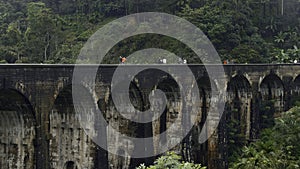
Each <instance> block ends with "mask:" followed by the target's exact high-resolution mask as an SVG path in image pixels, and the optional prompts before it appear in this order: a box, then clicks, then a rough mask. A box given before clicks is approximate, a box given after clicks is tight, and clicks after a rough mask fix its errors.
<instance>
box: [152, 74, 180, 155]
mask: <svg viewBox="0 0 300 169" xmlns="http://www.w3.org/2000/svg"><path fill="white" fill-rule="evenodd" d="M155 89H159V90H161V91H162V92H163V93H164V94H165V96H166V99H167V103H166V107H165V108H164V112H163V113H162V114H161V116H160V118H159V119H157V120H156V121H154V122H153V123H154V124H153V130H154V135H158V134H161V133H163V132H165V131H166V130H167V129H168V128H169V127H170V126H171V125H172V124H173V123H174V121H175V120H176V119H177V118H182V114H181V113H180V112H181V107H182V103H181V96H180V87H179V85H178V84H177V82H176V81H175V80H174V79H173V78H172V77H171V76H167V77H165V78H162V79H160V80H159V81H158V82H157V84H156V86H155ZM158 102H159V104H158V105H159V106H161V105H163V103H164V102H165V100H164V99H163V98H161V99H159V100H158ZM177 132H178V131H169V133H168V135H174V139H175V138H176V135H177V134H178V133H177ZM170 141H171V140H167V137H166V133H165V134H163V135H161V138H159V141H155V140H154V147H155V151H156V150H158V149H160V146H162V145H164V144H167V145H168V144H169V142H170ZM175 149H176V151H179V147H175V148H174V150H175Z"/></svg>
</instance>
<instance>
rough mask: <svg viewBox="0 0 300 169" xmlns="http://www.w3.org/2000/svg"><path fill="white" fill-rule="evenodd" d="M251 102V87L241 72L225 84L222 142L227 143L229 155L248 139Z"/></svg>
mask: <svg viewBox="0 0 300 169" xmlns="http://www.w3.org/2000/svg"><path fill="white" fill-rule="evenodd" d="M251 104H252V87H251V85H250V82H249V80H248V79H247V78H246V77H245V76H243V75H242V74H238V75H236V76H234V77H232V78H231V79H230V81H229V82H228V85H227V104H226V108H225V110H226V113H225V123H226V126H225V127H226V128H225V133H226V134H224V135H225V138H226V139H224V140H225V143H224V144H226V145H227V149H228V152H227V155H228V156H229V157H230V156H232V155H233V154H234V153H236V151H237V150H239V149H241V148H242V147H243V146H244V145H245V144H247V141H248V140H249V139H250V130H251V125H250V124H251V120H250V119H251ZM233 142H234V143H233ZM229 161H232V160H231V159H229Z"/></svg>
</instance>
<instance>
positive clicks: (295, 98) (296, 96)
mask: <svg viewBox="0 0 300 169" xmlns="http://www.w3.org/2000/svg"><path fill="white" fill-rule="evenodd" d="M291 94H292V100H291V105H292V106H294V105H300V102H299V101H300V75H298V76H297V77H296V78H295V79H294V81H293V86H292V92H291Z"/></svg>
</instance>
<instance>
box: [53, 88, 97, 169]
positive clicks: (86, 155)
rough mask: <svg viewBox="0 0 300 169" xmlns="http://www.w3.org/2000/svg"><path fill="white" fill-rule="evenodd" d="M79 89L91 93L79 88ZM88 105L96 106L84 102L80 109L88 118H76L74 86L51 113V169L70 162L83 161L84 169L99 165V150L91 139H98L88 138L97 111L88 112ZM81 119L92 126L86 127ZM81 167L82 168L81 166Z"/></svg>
mask: <svg viewBox="0 0 300 169" xmlns="http://www.w3.org/2000/svg"><path fill="white" fill-rule="evenodd" d="M76 87H78V88H81V89H83V90H87V89H85V88H84V87H82V86H79V85H76ZM87 93H88V91H87ZM83 97H84V98H85V97H89V96H83ZM90 97H92V96H90ZM86 104H94V103H89V102H88V100H83V101H82V103H81V105H82V106H79V107H76V108H78V110H80V111H83V112H84V114H85V116H84V117H81V116H76V113H75V109H74V105H73V98H72V85H68V86H65V87H64V88H63V89H62V90H61V91H60V93H59V94H58V96H57V97H56V99H55V101H54V105H53V107H52V109H51V112H50V113H49V119H50V123H49V132H50V142H49V152H50V154H49V156H50V159H51V161H50V166H51V168H53V169H56V168H59V167H60V166H65V164H64V163H65V161H68V160H69V159H74V160H75V161H82V166H81V167H83V168H94V166H95V164H96V162H97V161H96V159H97V149H96V145H95V144H94V143H93V141H92V140H91V138H90V137H95V136H88V135H86V133H85V130H86V131H91V130H93V129H94V125H95V124H94V123H95V121H94V119H95V116H94V112H91V111H93V110H86V109H85V105H86ZM77 106H78V105H77ZM78 118H86V120H88V121H89V124H90V125H89V126H85V127H86V128H82V126H81V124H80V123H79V121H78ZM95 133H97V131H95ZM77 167H79V166H78V165H77Z"/></svg>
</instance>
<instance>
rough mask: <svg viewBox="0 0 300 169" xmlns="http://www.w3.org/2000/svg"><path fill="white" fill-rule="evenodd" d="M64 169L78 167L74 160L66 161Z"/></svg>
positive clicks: (77, 168)
mask: <svg viewBox="0 0 300 169" xmlns="http://www.w3.org/2000/svg"><path fill="white" fill-rule="evenodd" d="M64 169H80V168H79V167H78V166H77V164H76V163H75V162H74V161H67V162H66V164H65V166H64Z"/></svg>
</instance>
